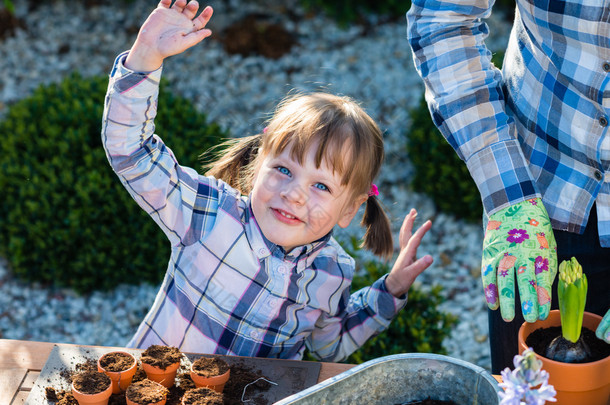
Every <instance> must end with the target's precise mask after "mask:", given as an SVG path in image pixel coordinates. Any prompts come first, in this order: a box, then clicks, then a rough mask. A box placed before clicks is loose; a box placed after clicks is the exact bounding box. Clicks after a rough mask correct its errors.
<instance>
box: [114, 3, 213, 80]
mask: <svg viewBox="0 0 610 405" xmlns="http://www.w3.org/2000/svg"><path fill="white" fill-rule="evenodd" d="M171 3H172V1H171V0H161V1H160V2H159V5H158V6H157V8H156V9H155V10H153V12H152V13H151V14H150V15H149V16H148V18H147V19H146V21H145V22H144V24H142V27H141V28H140V32H139V33H138V37H137V38H136V41H135V43H134V45H133V47H132V48H131V50H130V52H129V55H128V56H127V60H126V61H125V66H126V67H127V68H129V69H132V70H135V71H138V72H150V71H153V70H156V69H158V68H159V67H160V66H161V64H162V63H163V60H164V59H165V58H167V57H168V56H172V55H176V54H179V53H181V52H184V51H185V50H187V49H188V48H190V47H192V46H194V45H196V44H198V43H199V42H201V41H202V40H203V39H204V38H206V37H209V36H210V35H211V34H212V31H210V30H209V29H206V28H205V26H206V25H207V23H208V21H209V20H210V18H211V17H212V13H213V10H212V7H210V6H207V7H206V8H204V9H203V11H202V12H201V14H199V16H197V10H198V9H199V3H197V1H194V0H193V1H189V2H188V3H187V0H176V2H175V3H174V4H173V5H171Z"/></svg>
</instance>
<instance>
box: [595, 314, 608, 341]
mask: <svg viewBox="0 0 610 405" xmlns="http://www.w3.org/2000/svg"><path fill="white" fill-rule="evenodd" d="M595 336H597V337H598V338H600V339H601V340H603V341H605V342H606V343H610V309H609V310H608V312H606V315H604V317H603V318H602V321H601V322H600V324H599V326H598V327H597V330H596V331H595Z"/></svg>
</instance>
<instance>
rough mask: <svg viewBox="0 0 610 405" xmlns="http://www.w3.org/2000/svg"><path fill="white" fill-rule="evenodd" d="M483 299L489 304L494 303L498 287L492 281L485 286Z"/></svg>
mask: <svg viewBox="0 0 610 405" xmlns="http://www.w3.org/2000/svg"><path fill="white" fill-rule="evenodd" d="M485 299H486V300H487V302H489V303H490V304H495V302H496V301H497V299H498V287H497V286H496V285H495V284H494V283H490V284H489V285H488V286H487V287H485Z"/></svg>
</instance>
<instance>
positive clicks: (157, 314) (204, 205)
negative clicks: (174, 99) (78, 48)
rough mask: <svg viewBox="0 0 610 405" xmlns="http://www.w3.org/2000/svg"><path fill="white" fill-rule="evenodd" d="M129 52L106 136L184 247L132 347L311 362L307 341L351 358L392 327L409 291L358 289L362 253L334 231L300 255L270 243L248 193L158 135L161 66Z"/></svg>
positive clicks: (114, 155) (111, 101) (110, 103)
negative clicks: (205, 172) (132, 65)
mask: <svg viewBox="0 0 610 405" xmlns="http://www.w3.org/2000/svg"><path fill="white" fill-rule="evenodd" d="M124 56H125V54H122V55H120V56H119V57H118V58H117V60H116V61H115V64H114V68H113V70H112V73H111V77H110V83H109V86H108V93H107V96H106V103H105V110H104V120H103V129H102V141H103V144H104V148H105V150H106V154H107V156H108V160H109V161H110V164H111V165H112V167H113V169H114V170H115V172H116V173H117V175H118V176H119V178H120V179H121V182H122V183H123V185H124V186H125V187H126V188H127V190H128V191H129V193H130V194H131V195H132V197H133V198H134V199H135V200H136V201H137V202H138V204H139V205H140V206H141V207H142V208H143V209H144V210H146V212H148V213H149V214H150V216H151V217H152V218H153V219H154V220H155V222H156V223H157V224H158V225H159V226H160V227H161V229H162V230H163V231H164V232H165V234H166V235H167V237H168V239H169V240H170V243H171V247H172V253H171V258H170V261H169V265H168V269H167V272H166V275H165V278H164V280H163V283H162V285H161V289H160V291H159V293H158V295H157V297H156V299H155V301H154V303H153V306H152V308H151V309H150V311H149V312H148V314H147V315H146V317H145V319H144V320H143V322H142V323H141V325H140V327H139V328H138V330H137V332H136V334H135V336H134V337H133V338H132V340H131V341H130V342H129V343H128V346H130V347H139V348H146V347H148V346H149V345H151V344H165V345H172V346H176V347H178V348H179V349H181V350H183V351H187V352H199V353H215V354H229V355H239V356H256V357H273V358H284V359H300V358H302V356H303V352H304V349H305V345H307V348H308V349H309V350H310V351H311V352H312V354H313V355H314V356H316V357H318V358H319V359H322V360H325V361H339V360H342V359H344V358H346V357H347V356H348V355H349V354H350V353H352V352H353V351H354V350H356V349H357V348H358V347H360V346H361V345H362V344H363V343H364V342H365V341H366V340H367V339H368V338H370V337H371V336H373V335H375V334H377V333H379V332H380V331H382V330H384V329H385V328H386V327H387V326H388V325H389V323H390V321H391V319H392V318H393V317H394V316H395V315H396V314H397V312H398V311H399V310H400V309H401V308H402V307H403V306H404V304H406V297H405V299H396V298H394V297H393V296H392V295H391V294H390V293H389V292H388V291H387V290H386V287H385V276H384V277H383V278H381V279H380V280H378V281H376V282H375V283H374V284H373V285H372V286H371V287H368V288H364V289H362V290H360V291H358V292H356V293H354V294H352V295H350V285H351V282H352V277H353V273H354V260H353V259H352V258H351V257H350V256H349V255H347V254H346V253H345V252H344V250H343V249H342V248H341V247H340V246H339V244H338V243H337V242H336V241H335V240H334V238H332V237H331V236H330V234H329V235H327V236H326V237H324V238H322V239H321V240H318V241H315V242H313V243H311V244H309V245H307V246H302V247H298V248H295V249H293V250H292V251H290V252H289V253H288V254H286V253H285V252H284V250H283V249H282V248H281V247H279V246H276V245H274V244H272V243H271V242H269V241H268V240H266V239H265V237H264V235H263V234H262V233H261V231H260V229H259V227H258V225H257V223H256V218H254V215H253V213H252V209H251V206H250V200H249V198H248V197H245V196H241V195H240V194H239V193H238V192H237V191H236V190H234V189H232V188H231V187H229V186H228V185H227V184H226V183H224V182H222V181H220V180H217V179H214V178H211V177H204V176H200V175H198V174H197V173H196V172H195V171H194V170H192V169H189V168H186V167H182V166H180V165H179V164H178V162H177V161H176V159H175V157H174V155H173V153H172V152H171V150H170V149H169V148H167V147H166V146H165V144H164V143H163V141H162V140H161V139H160V138H159V137H157V136H156V135H153V131H154V123H153V120H154V118H155V115H156V105H157V96H158V91H159V87H158V85H159V80H160V76H161V69H159V70H157V71H154V72H151V73H149V74H143V73H136V72H132V71H130V70H128V69H127V68H125V67H124V66H123V63H122V62H123V57H124ZM135 231H137V230H134V232H135Z"/></svg>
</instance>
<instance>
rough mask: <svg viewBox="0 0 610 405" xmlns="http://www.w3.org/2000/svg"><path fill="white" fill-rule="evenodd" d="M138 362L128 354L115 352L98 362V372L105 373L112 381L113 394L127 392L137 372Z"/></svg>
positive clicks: (105, 355) (104, 356)
mask: <svg viewBox="0 0 610 405" xmlns="http://www.w3.org/2000/svg"><path fill="white" fill-rule="evenodd" d="M137 366H138V362H137V361H136V358H135V357H133V355H131V354H129V353H127V352H121V351H115V352H109V353H106V354H104V355H103V356H101V357H100V358H99V359H98V361H97V369H98V371H103V372H105V373H106V374H107V375H108V377H110V379H111V380H112V393H113V394H120V393H122V392H125V390H126V389H127V387H129V384H131V381H132V380H133V376H134V375H135V373H136V371H137V368H138V367H137Z"/></svg>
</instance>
